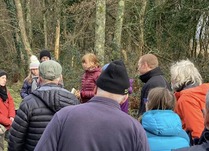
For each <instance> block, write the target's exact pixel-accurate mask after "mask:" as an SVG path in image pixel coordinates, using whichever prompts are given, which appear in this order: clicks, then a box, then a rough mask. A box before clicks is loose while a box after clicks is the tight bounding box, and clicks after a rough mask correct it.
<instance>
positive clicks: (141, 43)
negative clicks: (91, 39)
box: [139, 0, 147, 56]
mask: <svg viewBox="0 0 209 151" xmlns="http://www.w3.org/2000/svg"><path fill="white" fill-rule="evenodd" d="M146 6H147V0H141V10H140V12H139V56H141V55H142V53H143V49H144V43H145V42H144V15H145V10H146Z"/></svg>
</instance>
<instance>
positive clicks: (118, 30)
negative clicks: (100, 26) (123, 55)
mask: <svg viewBox="0 0 209 151" xmlns="http://www.w3.org/2000/svg"><path fill="white" fill-rule="evenodd" d="M124 11H125V0H119V1H118V13H117V17H116V23H115V34H114V39H113V41H114V44H115V45H116V49H117V50H116V51H120V48H121V34H122V26H123V19H124Z"/></svg>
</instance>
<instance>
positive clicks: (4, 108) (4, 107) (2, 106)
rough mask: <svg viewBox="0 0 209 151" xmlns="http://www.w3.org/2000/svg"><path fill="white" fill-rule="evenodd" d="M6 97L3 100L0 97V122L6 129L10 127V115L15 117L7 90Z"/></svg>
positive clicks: (11, 100) (12, 102) (12, 103)
mask: <svg viewBox="0 0 209 151" xmlns="http://www.w3.org/2000/svg"><path fill="white" fill-rule="evenodd" d="M7 95H8V99H7V100H6V101H5V102H3V100H2V98H0V124H2V125H4V126H5V128H6V129H9V128H10V127H11V124H12V121H11V120H10V119H9V118H10V117H13V118H14V117H15V107H14V101H13V98H12V97H11V95H10V93H9V91H7Z"/></svg>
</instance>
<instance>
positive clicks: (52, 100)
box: [32, 84, 79, 112]
mask: <svg viewBox="0 0 209 151" xmlns="http://www.w3.org/2000/svg"><path fill="white" fill-rule="evenodd" d="M32 94H33V95H35V96H36V97H38V98H39V99H40V100H41V101H42V102H43V103H44V104H45V105H46V106H47V107H49V108H50V109H51V110H52V111H54V112H57V111H59V110H60V109H61V108H63V107H65V106H68V105H76V104H79V100H78V99H77V98H76V97H75V95H74V94H72V93H70V92H69V91H67V90H66V89H63V88H61V87H60V86H58V85H55V84H47V85H43V86H41V87H40V88H39V89H37V90H35V91H33V92H32Z"/></svg>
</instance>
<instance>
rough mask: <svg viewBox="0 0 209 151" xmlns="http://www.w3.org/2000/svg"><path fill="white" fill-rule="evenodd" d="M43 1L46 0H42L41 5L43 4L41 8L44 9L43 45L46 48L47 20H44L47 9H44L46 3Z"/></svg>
mask: <svg viewBox="0 0 209 151" xmlns="http://www.w3.org/2000/svg"><path fill="white" fill-rule="evenodd" d="M45 3H46V1H45V0H43V4H42V6H43V9H44V11H43V24H44V46H45V48H48V37H47V34H48V32H47V20H46V14H47V9H46V4H45Z"/></svg>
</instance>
